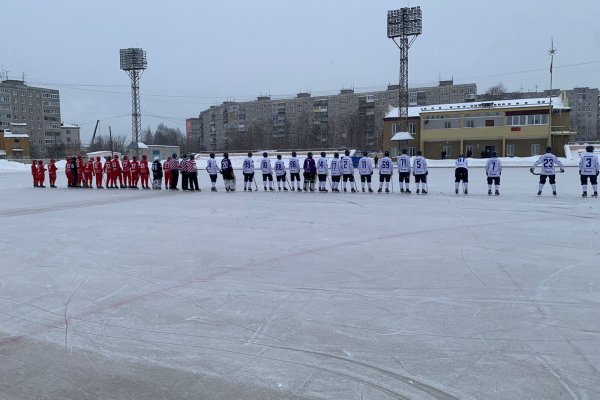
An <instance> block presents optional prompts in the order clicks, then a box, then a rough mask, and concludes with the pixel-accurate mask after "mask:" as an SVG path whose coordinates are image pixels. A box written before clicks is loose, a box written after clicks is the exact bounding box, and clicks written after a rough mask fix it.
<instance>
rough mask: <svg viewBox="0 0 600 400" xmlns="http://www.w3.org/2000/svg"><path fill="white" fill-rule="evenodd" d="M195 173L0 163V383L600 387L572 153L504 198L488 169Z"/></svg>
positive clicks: (47, 391) (48, 395) (259, 395)
mask: <svg viewBox="0 0 600 400" xmlns="http://www.w3.org/2000/svg"><path fill="white" fill-rule="evenodd" d="M200 175H201V177H202V179H201V187H202V188H203V191H202V192H201V193H184V192H166V191H160V192H158V191H151V190H149V191H142V190H139V191H134V190H106V189H105V190H103V191H101V190H95V189H94V190H89V189H67V188H65V186H66V185H65V181H64V175H63V174H62V173H60V174H59V181H58V185H59V188H58V189H49V188H46V189H35V188H33V187H31V186H32V183H31V176H30V175H29V174H28V173H27V172H26V171H25V172H0V204H1V206H0V224H1V225H0V226H1V227H2V235H1V237H0V249H1V253H0V254H1V255H0V263H1V266H0V399H11V400H12V399H28V400H29V399H31V400H33V399H220V400H226V399H227V400H230V399H256V400H263V399H345V400H359V399H497V400H505V399H598V398H600V304H599V303H600V246H599V245H598V241H599V238H600V236H599V232H600V212H599V210H600V203H599V201H600V200H598V199H593V198H587V199H582V198H581V197H580V193H581V189H580V186H579V182H578V175H577V170H576V168H567V171H566V172H565V173H564V174H560V175H558V176H557V179H558V196H557V197H553V196H552V195H551V189H550V188H549V185H546V188H545V190H544V193H543V195H542V196H540V197H538V196H536V195H535V193H536V191H537V177H535V176H532V175H531V174H530V173H529V172H528V169H527V167H522V168H505V170H504V171H503V176H502V187H501V192H502V194H501V196H499V197H495V196H492V197H488V195H487V186H486V184H485V182H484V171H483V169H481V168H475V169H471V171H470V180H471V184H470V185H471V186H470V194H469V195H468V196H464V195H455V194H454V183H453V169H451V168H435V169H431V170H430V173H429V180H430V184H429V194H428V195H426V196H422V195H421V196H417V195H415V194H414V190H413V194H412V195H400V194H399V193H398V183H397V181H396V182H395V183H394V189H395V193H393V194H377V193H375V194H363V193H358V194H350V193H348V194H345V193H340V194H333V193H327V194H324V193H295V192H288V193H278V192H275V193H264V192H263V191H262V185H261V183H260V182H259V188H261V190H260V191H258V192H252V193H247V192H243V191H241V188H242V184H241V182H239V181H238V191H237V192H235V193H225V192H224V191H223V190H222V188H223V185H222V181H221V180H219V189H220V191H219V192H217V193H211V192H210V191H208V188H209V187H210V185H209V183H208V179H207V176H206V173H205V172H203V171H202V172H200ZM239 175H240V174H239V172H238V176H239ZM257 176H258V175H257ZM395 178H397V176H395ZM412 188H413V189H414V184H413V187H412Z"/></svg>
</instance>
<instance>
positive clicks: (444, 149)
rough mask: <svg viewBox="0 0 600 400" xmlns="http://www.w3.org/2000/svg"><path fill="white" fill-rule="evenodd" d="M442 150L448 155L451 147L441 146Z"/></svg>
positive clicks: (450, 153)
mask: <svg viewBox="0 0 600 400" xmlns="http://www.w3.org/2000/svg"><path fill="white" fill-rule="evenodd" d="M442 150H443V152H444V153H446V157H450V156H452V147H450V146H444V147H443V148H442Z"/></svg>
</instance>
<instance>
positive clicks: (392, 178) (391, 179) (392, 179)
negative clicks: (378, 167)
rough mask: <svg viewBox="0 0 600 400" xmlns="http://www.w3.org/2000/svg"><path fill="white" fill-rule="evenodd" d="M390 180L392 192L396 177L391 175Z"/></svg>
mask: <svg viewBox="0 0 600 400" xmlns="http://www.w3.org/2000/svg"><path fill="white" fill-rule="evenodd" d="M390 181H392V193H394V177H393V175H390Z"/></svg>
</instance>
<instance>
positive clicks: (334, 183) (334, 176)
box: [329, 153, 342, 193]
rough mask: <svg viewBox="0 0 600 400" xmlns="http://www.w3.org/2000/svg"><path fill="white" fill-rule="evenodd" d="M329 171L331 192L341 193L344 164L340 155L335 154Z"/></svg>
mask: <svg viewBox="0 0 600 400" xmlns="http://www.w3.org/2000/svg"><path fill="white" fill-rule="evenodd" d="M329 170H330V171H331V191H332V192H337V193H339V191H340V189H339V186H340V178H341V176H342V162H341V160H340V155H339V153H333V158H332V159H331V163H330V164H329Z"/></svg>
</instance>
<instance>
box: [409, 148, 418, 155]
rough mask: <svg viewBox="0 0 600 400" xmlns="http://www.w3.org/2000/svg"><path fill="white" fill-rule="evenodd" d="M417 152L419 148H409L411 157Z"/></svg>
mask: <svg viewBox="0 0 600 400" xmlns="http://www.w3.org/2000/svg"><path fill="white" fill-rule="evenodd" d="M416 154H417V150H416V148H415V147H409V148H408V155H409V156H410V157H414V156H415V155H416Z"/></svg>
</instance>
